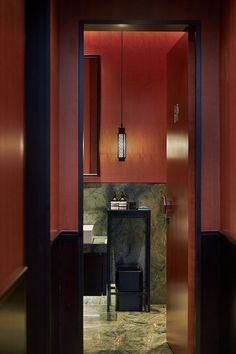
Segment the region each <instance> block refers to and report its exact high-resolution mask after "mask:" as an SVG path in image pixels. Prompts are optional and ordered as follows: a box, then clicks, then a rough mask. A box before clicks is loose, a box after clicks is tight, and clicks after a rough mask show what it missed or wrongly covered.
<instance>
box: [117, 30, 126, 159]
mask: <svg viewBox="0 0 236 354" xmlns="http://www.w3.org/2000/svg"><path fill="white" fill-rule="evenodd" d="M123 48H124V45H123V32H121V54H120V127H119V128H118V134H117V157H118V160H119V161H125V159H126V133H125V127H124V126H123Z"/></svg>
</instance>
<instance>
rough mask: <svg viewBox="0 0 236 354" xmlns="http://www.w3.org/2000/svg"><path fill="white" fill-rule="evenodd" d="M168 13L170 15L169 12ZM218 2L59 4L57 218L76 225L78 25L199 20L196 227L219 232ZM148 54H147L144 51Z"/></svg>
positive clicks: (65, 1) (64, 0)
mask: <svg viewBox="0 0 236 354" xmlns="http://www.w3.org/2000/svg"><path fill="white" fill-rule="evenodd" d="M170 9H171V11H170ZM219 15H220V11H219V2H218V1H216V2H214V6H212V3H210V2H206V1H203V0H201V1H199V0H193V1H191V3H190V2H186V1H185V0H178V1H177V0H176V1H171V2H170V1H168V0H167V1H166V0H165V1H164V0H159V1H154V0H150V1H148V2H147V1H145V0H140V1H138V2H137V1H129V2H127V1H118V0H113V1H110V2H108V1H106V0H101V1H99V2H96V1H90V2H88V1H83V0H80V1H74V0H60V144H61V155H60V162H61V166H62V167H61V169H60V178H61V182H60V196H61V208H60V215H61V217H62V224H63V226H65V227H66V228H68V227H70V228H72V229H73V228H76V227H77V214H78V206H77V119H78V24H79V21H82V20H101V19H102V20H104V19H108V20H120V19H122V20H124V21H125V20H135V19H136V20H137V19H142V20H145V21H150V20H183V19H184V20H186V19H188V20H200V21H201V25H202V69H201V72H202V229H205V230H206V229H218V228H219V224H220V222H219V210H220V204H219V196H220V192H219V156H220V154H219V151H220V147H219ZM147 54H148V53H147Z"/></svg>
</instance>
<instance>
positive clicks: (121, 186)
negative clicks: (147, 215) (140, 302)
mask: <svg viewBox="0 0 236 354" xmlns="http://www.w3.org/2000/svg"><path fill="white" fill-rule="evenodd" d="M165 190H166V187H165V184H159V183H85V184H84V223H85V224H94V235H102V236H103V235H107V208H108V207H109V201H110V200H111V198H112V196H113V195H114V192H116V193H117V194H118V195H119V194H121V192H124V193H125V194H126V195H127V196H128V199H129V201H135V202H137V203H138V206H146V207H148V208H149V209H150V210H151V269H150V273H151V274H150V279H151V303H153V304H156V303H159V304H164V303H166V219H165V215H164V214H163V213H162V211H161V208H160V204H161V198H162V196H163V194H165ZM121 228H122V230H123V231H122V233H120V235H122V236H121V237H123V238H124V241H127V242H124V243H125V244H126V247H125V248H124V249H123V250H122V247H121V246H120V247H117V248H116V254H114V258H115V259H116V261H117V262H119V261H120V262H122V260H123V261H129V262H130V263H132V259H137V257H138V260H139V263H140V264H141V265H143V263H144V262H143V258H144V248H143V244H142V242H141V240H142V238H143V230H144V223H143V221H142V220H136V221H135V222H134V221H128V220H127V219H126V220H125V221H124V220H123V221H122V220H120V221H118V220H117V225H116V231H114V232H115V233H117V232H118V230H119V229H121ZM114 230H115V228H114ZM134 240H136V241H135V242H134ZM117 244H118V246H119V245H121V243H120V241H118V240H117ZM127 245H128V246H127ZM136 256H137V257H136Z"/></svg>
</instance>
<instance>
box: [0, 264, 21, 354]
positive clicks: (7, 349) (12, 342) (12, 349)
mask: <svg viewBox="0 0 236 354" xmlns="http://www.w3.org/2000/svg"><path fill="white" fill-rule="evenodd" d="M26 274H27V273H26V272H25V271H24V272H23V274H21V276H20V277H19V278H18V279H17V280H16V281H15V282H14V284H13V285H12V286H11V287H10V289H8V291H7V292H6V293H5V294H4V295H3V296H2V297H1V299H0V354H7V353H14V354H26Z"/></svg>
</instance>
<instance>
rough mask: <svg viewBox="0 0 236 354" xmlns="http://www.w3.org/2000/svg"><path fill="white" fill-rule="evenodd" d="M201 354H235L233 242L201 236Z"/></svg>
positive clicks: (235, 258) (235, 245) (217, 234)
mask: <svg viewBox="0 0 236 354" xmlns="http://www.w3.org/2000/svg"><path fill="white" fill-rule="evenodd" d="M201 304H202V311H201V338H202V341H201V348H202V349H201V354H210V353H214V354H225V353H227V354H235V353H236V241H234V240H232V239H230V238H228V237H226V236H225V235H223V234H222V233H220V232H217V231H209V232H204V233H202V299H201Z"/></svg>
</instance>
